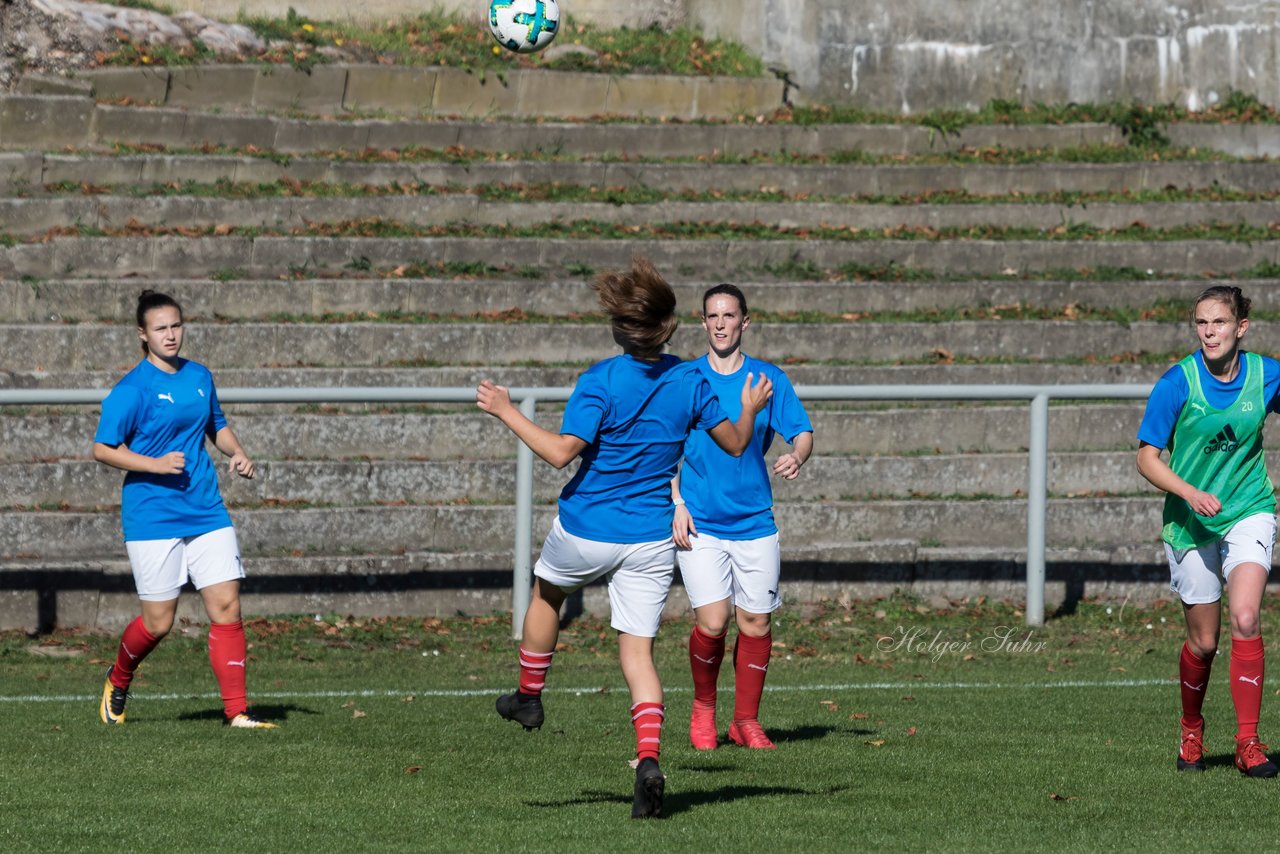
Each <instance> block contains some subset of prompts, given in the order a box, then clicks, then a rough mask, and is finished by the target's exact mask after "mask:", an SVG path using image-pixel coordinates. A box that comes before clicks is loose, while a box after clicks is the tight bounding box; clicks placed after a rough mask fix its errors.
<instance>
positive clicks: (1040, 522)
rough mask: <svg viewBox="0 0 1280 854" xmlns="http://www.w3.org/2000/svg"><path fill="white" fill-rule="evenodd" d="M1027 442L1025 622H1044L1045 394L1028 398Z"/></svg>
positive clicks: (1047, 396) (1046, 415) (1045, 510)
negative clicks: (1029, 403)
mask: <svg viewBox="0 0 1280 854" xmlns="http://www.w3.org/2000/svg"><path fill="white" fill-rule="evenodd" d="M1030 420H1031V435H1030V440H1029V442H1028V444H1027V457H1028V459H1027V607H1026V612H1027V625H1028V626H1043V625H1044V574H1045V573H1044V565H1045V559H1044V540H1045V537H1044V528H1045V517H1046V516H1047V515H1048V505H1049V499H1048V492H1049V395H1048V394H1047V393H1044V392H1042V393H1040V394H1037V395H1036V396H1035V397H1033V398H1032V399H1031V419H1030Z"/></svg>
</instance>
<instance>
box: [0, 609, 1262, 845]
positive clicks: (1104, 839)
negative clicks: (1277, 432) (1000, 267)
mask: <svg viewBox="0 0 1280 854" xmlns="http://www.w3.org/2000/svg"><path fill="white" fill-rule="evenodd" d="M1278 617H1280V614H1277V613H1276V611H1275V609H1274V608H1273V609H1271V611H1270V613H1268V614H1267V615H1265V617H1264V621H1265V620H1267V619H1269V620H1271V624H1274V621H1275V620H1276V619H1277V618H1278ZM1002 626H1003V627H1008V628H1007V629H1002V628H1000V627H1002ZM688 629H689V624H688V623H687V622H685V621H677V622H674V623H670V624H667V625H666V626H665V627H664V629H663V633H662V635H661V636H660V637H659V665H660V669H661V671H662V673H663V676H664V680H665V682H666V684H667V686H668V688H669V694H668V697H667V711H668V718H667V726H666V727H665V729H664V751H663V757H662V765H663V769H664V771H665V772H666V774H667V776H668V780H667V800H666V814H667V815H666V817H665V818H664V819H662V820H657V821H643V822H637V821H632V820H631V819H630V800H631V783H632V779H633V775H632V771H631V770H630V768H629V767H628V764H627V762H628V760H629V759H630V758H631V757H632V751H633V749H634V737H633V733H632V730H631V727H630V724H629V718H628V715H627V707H628V699H627V696H626V692H625V690H623V688H622V680H621V676H620V674H619V673H618V671H617V666H616V662H615V659H614V651H615V644H614V641H613V637H612V632H611V631H610V630H609V629H608V628H607V625H606V624H604V623H601V622H599V621H597V620H592V619H585V620H578V621H576V622H574V623H573V624H571V625H570V626H569V627H568V628H567V629H566V631H565V632H564V634H563V636H562V641H563V648H562V649H561V650H560V652H559V653H558V655H557V658H556V661H555V666H554V667H553V669H552V672H551V678H550V682H549V685H550V691H549V693H548V694H547V695H546V697H545V702H546V707H547V713H548V722H547V724H546V726H544V727H543V728H542V730H540V731H538V732H534V733H526V732H524V731H523V729H521V728H520V727H519V726H517V725H515V724H512V723H508V722H506V721H502V720H500V719H499V718H498V717H497V716H496V715H495V714H494V712H493V698H494V696H495V695H496V694H497V693H498V691H499V690H510V689H511V688H512V687H513V686H514V684H515V665H514V655H513V644H512V642H511V641H510V639H509V626H508V624H507V623H506V622H505V618H501V617H492V618H487V619H461V618H459V619H456V620H444V621H440V620H425V621H423V620H350V619H347V620H342V619H337V618H333V617H330V618H327V619H324V620H317V619H315V618H314V617H307V618H296V619H290V620H273V621H265V620H259V621H254V622H251V623H250V625H249V638H250V642H251V644H252V648H251V656H252V660H251V670H250V673H249V676H250V693H251V696H252V697H254V698H256V701H255V707H256V709H257V710H258V712H259V713H260V714H262V715H263V716H264V717H267V718H270V719H272V720H275V721H277V722H278V723H279V724H280V729H279V730H276V731H270V732H265V731H242V730H230V729H227V728H224V727H222V726H220V725H219V720H220V715H221V708H220V704H219V703H218V701H217V700H216V697H215V696H214V693H213V692H214V683H213V678H212V676H211V675H210V673H209V669H208V663H207V659H206V657H205V652H204V641H203V637H204V634H205V632H204V630H203V629H202V628H201V627H198V626H188V627H185V628H184V629H183V630H182V631H181V632H178V631H175V633H174V634H173V635H171V636H170V637H169V638H168V639H167V640H166V641H165V643H164V644H162V645H161V647H160V648H159V649H158V650H157V651H156V652H155V653H154V654H153V655H152V656H151V658H150V659H149V660H148V661H147V663H146V664H145V666H144V667H143V669H142V670H140V671H139V678H138V681H137V682H135V688H134V691H135V694H134V696H133V697H132V698H131V700H130V704H129V707H128V714H129V719H128V722H127V724H126V725H125V726H122V727H107V726H105V725H103V724H102V723H100V722H99V721H98V717H97V698H98V695H99V692H100V689H101V684H102V676H103V673H104V671H105V669H106V663H107V661H108V658H109V657H110V656H111V655H112V654H113V649H114V644H115V642H116V638H115V637H114V636H113V635H108V634H102V633H71V632H69V633H65V634H58V635H55V636H52V637H43V638H29V637H27V636H25V635H23V634H20V633H8V634H3V635H0V673H2V674H3V681H2V682H0V720H2V721H3V722H4V726H3V728H0V750H2V752H3V756H4V758H5V763H4V765H5V768H4V773H3V776H2V777H0V815H3V816H4V818H3V821H0V847H2V848H3V850H5V851H67V850H71V851H78V850H86V849H90V848H96V849H102V848H107V849H112V848H114V849H126V850H136V851H152V850H155V851H160V850H167V851H174V850H181V851H186V850H202V851H237V852H238V851H243V850H261V851H299V850H323V849H334V850H360V851H396V850H405V851H409V850H432V851H435V850H444V851H470V850H503V851H522V850H550V851H561V850H564V851H596V850H624V851H654V850H657V851H665V850H675V851H743V850H786V851H790V850H805V851H852V850H868V849H869V850H909V849H917V850H924V849H930V850H1024V849H1025V850H1062V849H1073V850H1075V849H1080V850H1096V849H1116V848H1144V849H1145V848H1156V847H1169V848H1190V847H1192V846H1193V845H1197V846H1198V845H1200V844H1202V843H1206V842H1207V843H1209V844H1210V845H1211V847H1213V848H1215V849H1218V848H1222V849H1227V850H1231V849H1235V848H1240V849H1245V848H1249V849H1256V848H1258V847H1264V848H1265V847H1266V846H1267V845H1269V844H1270V843H1269V841H1268V840H1270V839H1271V838H1272V835H1273V834H1272V832H1273V831H1274V830H1275V829H1276V826H1277V825H1278V824H1280V821H1277V819H1276V818H1274V817H1273V814H1274V812H1275V811H1274V810H1273V809H1270V807H1272V805H1274V803H1275V802H1276V798H1277V795H1280V780H1270V781H1268V780H1248V779H1245V778H1243V777H1241V775H1240V774H1239V773H1238V772H1237V771H1236V770H1235V769H1234V767H1232V765H1231V758H1230V753H1229V750H1230V746H1231V744H1232V739H1231V736H1232V734H1233V731H1234V718H1233V716H1232V713H1231V706H1230V700H1229V697H1228V693H1227V685H1226V677H1227V672H1226V671H1227V668H1226V665H1227V661H1226V655H1225V649H1224V654H1223V655H1222V656H1221V658H1220V661H1219V663H1218V665H1217V668H1216V672H1215V674H1214V677H1213V683H1212V686H1211V689H1210V696H1209V700H1208V703H1207V705H1206V717H1207V719H1208V727H1209V729H1208V737H1207V742H1208V746H1209V748H1210V751H1209V760H1208V761H1209V768H1208V770H1207V772H1206V773H1204V774H1200V775H1187V774H1181V775H1180V774H1178V773H1176V772H1175V771H1174V755H1175V751H1176V747H1177V731H1178V730H1177V722H1176V715H1177V689H1176V683H1175V681H1174V673H1175V661H1176V654H1177V650H1178V647H1179V644H1180V636H1181V617H1180V613H1179V609H1178V608H1176V606H1174V605H1172V604H1168V603H1164V604H1161V605H1157V606H1156V607H1154V608H1149V609H1138V608H1135V607H1133V606H1132V605H1130V606H1128V607H1126V608H1124V609H1120V608H1119V606H1110V612H1108V608H1107V606H1104V605H1101V604H1083V605H1081V606H1080V607H1079V608H1077V609H1076V611H1075V612H1074V613H1072V614H1070V615H1065V616H1057V617H1053V618H1051V619H1050V621H1049V624H1048V625H1046V626H1045V627H1042V628H1039V629H1036V630H1034V631H1032V630H1029V629H1027V628H1026V627H1024V626H1022V624H1021V615H1020V613H1019V612H1018V611H1017V610H1016V609H1015V608H1013V607H1012V606H1010V605H1007V604H1002V603H994V604H993V603H987V602H981V603H979V602H972V601H969V602H963V603H955V604H953V605H952V606H951V607H949V608H944V609H933V608H929V607H927V606H925V605H923V604H922V603H920V602H918V601H915V600H912V599H909V598H905V597H896V598H894V599H891V600H883V601H877V602H868V603H853V604H851V605H850V606H849V607H847V608H842V607H837V606H831V607H828V608H825V609H822V610H820V611H819V612H817V613H814V614H808V615H805V616H804V617H803V618H802V616H801V615H800V614H798V613H794V612H792V611H788V610H784V611H782V612H780V613H779V615H778V623H777V626H776V630H775V642H776V645H775V650H774V660H773V662H772V665H771V667H770V676H769V689H770V690H769V691H768V692H767V693H766V695H765V699H764V704H763V708H762V719H763V721H764V722H765V723H766V725H767V728H768V730H769V732H770V734H771V735H772V737H773V738H774V740H775V741H776V742H777V744H778V748H779V749H778V750H777V751H747V750H744V749H742V748H737V747H734V746H732V745H728V746H725V745H722V746H721V747H720V749H718V750H716V751H715V752H710V753H698V752H695V751H694V750H693V749H692V748H691V747H689V746H688V742H687V720H688V713H689V707H690V702H691V696H690V691H689V687H688V686H689V681H688V675H687V665H686V664H685V661H686V659H685V652H684V650H683V642H684V639H685V637H686V636H687V632H688ZM1006 631H1007V632H1008V633H1007V634H1005V632H1006ZM1028 633H1030V634H1028ZM881 638H885V639H887V640H881ZM728 676H729V674H728V673H722V679H721V690H722V694H721V697H722V701H721V732H722V733H723V731H724V728H725V727H726V726H727V724H728V714H729V709H728V707H727V702H726V701H727V700H730V699H731V690H732V689H731V687H729V686H730V680H729V679H728V678H727V677H728ZM1275 693H1276V692H1275V691H1274V690H1272V691H1268V692H1267V698H1268V702H1267V703H1266V704H1264V708H1263V720H1262V733H1263V737H1264V739H1265V738H1266V736H1267V735H1268V733H1272V734H1274V733H1275V732H1277V731H1280V730H1277V726H1278V725H1280V722H1278V721H1277V710H1280V701H1277V700H1275V699H1273V697H1274V694H1275ZM1244 816H1248V817H1249V822H1250V830H1249V832H1248V835H1247V836H1242V835H1240V832H1239V831H1238V829H1237V823H1238V822H1239V821H1240V819H1241V818H1242V817H1244Z"/></svg>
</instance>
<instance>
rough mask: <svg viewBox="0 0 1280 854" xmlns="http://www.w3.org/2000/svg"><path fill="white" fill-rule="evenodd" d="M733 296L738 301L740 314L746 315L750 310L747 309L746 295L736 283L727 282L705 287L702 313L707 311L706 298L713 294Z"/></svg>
mask: <svg viewBox="0 0 1280 854" xmlns="http://www.w3.org/2000/svg"><path fill="white" fill-rule="evenodd" d="M721 295H724V296H727V297H733V298H734V299H736V300H737V301H738V310H739V311H741V312H742V316H743V317H746V316H747V315H748V314H750V313H751V312H749V311H747V296H746V294H744V293H743V292H742V289H741V288H739V287H738V286H737V285H731V284H729V283H728V282H721V283H720V284H718V285H715V286H714V287H710V288H707V292H706V293H705V294H703V295H702V313H703V314H704V315H705V314H706V313H707V300H709V299H711V298H712V297H714V296H721Z"/></svg>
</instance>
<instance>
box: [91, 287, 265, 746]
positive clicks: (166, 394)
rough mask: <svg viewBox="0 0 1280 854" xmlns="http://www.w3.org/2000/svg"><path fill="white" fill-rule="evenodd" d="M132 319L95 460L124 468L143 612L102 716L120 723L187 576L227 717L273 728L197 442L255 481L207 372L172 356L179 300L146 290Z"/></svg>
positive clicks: (126, 639) (225, 526)
mask: <svg viewBox="0 0 1280 854" xmlns="http://www.w3.org/2000/svg"><path fill="white" fill-rule="evenodd" d="M137 321H138V338H139V339H140V340H141V342H142V353H143V359H142V361H141V362H139V363H138V366H137V367H135V368H134V369H133V370H131V371H130V372H129V373H128V374H126V375H125V376H124V378H123V379H121V380H120V382H118V383H116V385H115V386H114V387H113V388H112V389H111V392H110V393H109V394H108V395H107V397H106V399H105V400H104V401H103V402H102V414H101V416H100V417H99V420H98V430H97V434H96V435H95V436H94V444H93V457H94V459H96V460H98V461H99V462H102V463H106V464H107V465H109V466H112V467H114V468H118V469H123V470H124V471H125V472H127V474H126V475H125V478H124V487H123V489H122V491H121V500H120V518H121V522H122V523H123V527H124V541H125V543H124V544H125V550H126V551H127V552H128V554H129V562H130V564H131V565H132V567H133V578H134V582H135V584H136V586H137V590H138V598H139V599H140V600H141V602H142V615H141V616H139V617H137V618H135V619H134V620H133V622H131V623H130V624H129V625H128V626H127V627H126V628H125V630H124V635H123V636H122V637H121V639H120V647H119V649H118V651H117V653H116V662H115V664H113V665H112V666H111V667H110V668H108V670H107V680H106V684H104V685H103V688H102V702H101V703H100V704H99V707H98V714H99V716H100V717H101V718H102V721H103V723H109V724H123V723H124V720H125V702H126V701H127V699H128V696H129V685H130V683H131V682H132V681H133V676H134V672H135V671H136V669H137V667H138V665H139V664H141V663H142V660H143V659H144V658H146V656H147V654H148V653H150V652H151V651H152V650H153V649H155V648H156V646H157V645H158V644H159V643H160V641H161V639H162V638H164V636H165V635H166V634H168V633H169V630H170V629H171V628H172V627H173V618H174V615H175V614H176V612H177V609H178V594H179V592H180V591H181V588H182V586H183V585H184V584H186V582H187V581H188V579H189V580H190V581H191V582H192V584H194V585H195V587H196V589H197V590H199V591H200V595H201V597H202V598H203V600H204V607H205V611H206V612H207V613H208V615H209V621H210V625H209V663H210V665H211V666H212V668H213V673H214V676H215V677H216V678H217V680H218V688H219V691H220V693H221V696H222V707H223V713H224V715H225V722H226V723H227V724H229V725H230V726H233V727H236V728H243V729H274V728H275V724H272V723H268V722H266V721H263V720H261V719H259V718H257V717H255V716H253V715H252V714H250V713H249V709H248V702H247V700H246V696H245V695H246V691H245V666H246V664H247V663H248V657H247V655H246V653H245V637H244V625H243V623H242V622H241V620H240V579H241V578H243V577H244V569H243V568H242V567H241V563H240V548H239V546H238V545H237V543H236V532H235V529H234V528H232V527H231V517H230V516H229V515H228V514H227V508H226V507H225V506H224V505H223V503H222V496H221V495H220V494H219V492H218V478H217V473H216V472H215V471H214V464H213V460H212V459H210V457H209V453H208V451H206V450H205V440H206V439H208V440H210V441H212V442H213V443H214V446H215V447H217V449H218V450H219V451H221V452H222V453H223V454H225V455H227V456H228V457H229V458H230V460H229V461H228V469H229V470H230V471H233V472H235V473H236V474H238V475H240V476H241V477H246V478H251V477H253V472H254V465H253V461H252V460H251V459H249V457H248V455H247V454H245V452H244V448H242V447H241V446H240V442H239V441H238V440H237V439H236V436H235V434H234V433H232V432H231V428H230V427H228V426H227V420H226V418H225V417H223V414H222V408H221V407H220V406H219V405H218V394H217V391H216V390H215V388H214V384H213V375H212V374H211V373H209V369H208V368H206V367H204V366H203V365H200V364H197V363H196V362H192V361H188V360H187V359H183V358H182V357H180V356H179V355H178V353H179V351H181V349H182V336H183V331H184V327H183V321H182V309H181V307H179V305H178V303H177V302H175V301H174V299H173V298H172V297H170V296H168V295H167V294H162V293H157V292H155V291H143V292H142V294H141V295H140V296H139V297H138V307H137Z"/></svg>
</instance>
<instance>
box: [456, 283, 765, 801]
mask: <svg viewBox="0 0 1280 854" xmlns="http://www.w3.org/2000/svg"><path fill="white" fill-rule="evenodd" d="M594 288H595V290H596V293H597V294H598V296H599V298H600V305H601V306H602V307H603V308H604V310H605V312H606V313H607V314H608V315H609V318H610V321H611V325H612V328H613V338H614V341H616V342H617V343H618V345H619V346H621V347H622V355H620V356H615V357H613V358H611V359H606V360H604V361H603V362H599V363H597V364H595V365H593V366H592V367H591V368H590V369H588V370H587V371H586V372H585V373H584V374H583V375H582V376H581V377H580V378H579V379H578V382H577V385H576V386H575V388H574V390H573V395H572V396H571V397H570V399H569V402H568V404H566V406H565V412H564V418H563V421H562V423H561V428H560V432H559V433H552V432H551V431H549V430H544V429H543V428H541V427H539V426H538V425H536V424H534V423H533V422H532V421H530V420H529V419H528V418H525V417H524V416H523V415H522V414H521V413H520V410H519V409H518V408H516V407H515V406H514V405H512V403H511V399H510V396H509V395H508V393H507V390H506V389H505V388H503V387H502V386H497V385H494V384H493V383H491V382H488V381H485V382H483V383H481V384H480V387H479V388H478V389H477V391H476V403H477V405H478V406H479V407H480V408H481V409H482V410H484V411H485V412H488V413H490V414H492V415H494V416H496V417H497V418H499V419H500V420H501V421H502V422H503V423H504V424H505V425H506V426H507V427H508V428H510V429H511V431H512V432H513V433H515V434H516V436H517V437H518V438H519V439H520V440H521V441H522V442H524V443H525V444H526V445H528V446H529V447H530V448H531V449H532V450H533V452H534V453H535V454H537V455H538V456H539V457H541V458H542V459H544V460H546V461H547V462H549V463H551V465H553V466H555V467H556V468H564V467H565V466H567V465H568V464H569V463H570V462H572V461H573V460H574V459H576V458H579V457H581V460H582V462H581V464H580V465H579V467H578V471H577V474H575V475H574V476H573V479H572V480H570V481H569V483H568V485H567V486H565V488H564V490H563V491H562V492H561V493H560V502H559V515H558V516H557V517H556V520H555V522H554V524H553V525H552V530H551V533H550V534H549V535H548V536H547V539H546V542H545V543H544V544H543V546H542V554H541V556H540V557H539V558H538V562H537V565H536V567H535V569H534V575H535V576H536V577H535V579H534V584H533V601H532V602H531V603H530V605H529V610H528V612H527V613H526V614H525V618H524V632H523V636H522V638H523V639H522V642H521V644H520V687H519V689H518V690H517V691H515V692H513V693H511V694H504V695H503V696H501V697H499V698H498V702H497V709H498V714H499V715H501V716H502V717H504V718H506V719H507V720H512V721H517V722H518V723H520V724H522V725H523V726H524V727H525V729H527V730H532V729H535V728H537V727H540V726H542V722H543V719H544V713H543V707H542V689H543V686H544V684H545V681H546V675H547V671H548V670H549V669H550V667H551V659H552V656H553V654H554V652H555V648H556V640H557V638H558V637H559V631H560V606H561V605H563V604H564V600H565V597H566V596H567V595H568V594H570V593H572V592H573V591H575V590H577V589H578V588H580V587H582V586H583V585H586V584H589V583H590V582H592V581H594V580H596V579H598V578H600V577H606V578H607V579H608V585H609V607H610V611H611V624H612V625H613V628H614V629H616V630H617V632H618V653H619V658H620V661H621V664H622V674H623V678H624V679H625V680H626V682H627V687H628V688H629V689H630V692H631V702H632V706H631V720H632V725H633V727H634V729H635V734H636V761H637V764H636V779H635V796H634V801H633V804H632V810H631V815H632V817H633V818H645V817H656V816H660V815H661V814H662V797H663V787H664V781H665V778H664V777H663V775H662V772H661V770H660V768H659V765H658V756H659V747H660V737H661V730H662V720H663V716H664V706H663V695H662V683H661V682H660V681H659V679H658V671H657V669H656V668H655V667H654V663H653V639H654V637H655V636H656V634H657V631H658V623H659V621H660V619H661V617H662V609H663V605H664V604H665V603H666V599H667V592H668V590H669V589H670V586H671V580H672V576H673V575H674V567H675V545H674V543H673V542H672V540H671V516H672V506H671V490H670V483H671V478H672V476H673V475H674V474H675V471H676V466H677V464H678V463H679V461H680V456H681V454H682V453H683V449H684V443H685V439H686V438H687V437H688V435H689V432H690V431H691V430H706V431H707V433H708V435H709V436H710V437H711V439H712V440H713V441H715V442H717V443H719V444H720V446H721V447H723V448H724V449H725V451H727V452H728V453H730V454H734V455H736V454H741V453H742V451H743V449H744V448H746V447H747V444H748V442H750V440H751V435H752V422H753V421H754V417H755V414H756V413H757V412H758V411H760V410H761V409H762V408H763V407H764V406H765V404H766V403H767V402H768V400H769V397H770V394H771V390H772V385H771V383H770V381H769V378H768V377H765V376H762V377H760V379H759V381H758V382H756V383H755V384H753V383H752V379H753V378H752V376H751V375H749V374H748V375H746V376H745V377H744V378H743V380H742V382H741V383H740V384H739V401H738V406H739V408H740V409H741V410H742V413H741V415H740V416H739V417H738V418H737V419H735V420H730V419H729V418H728V416H726V415H725V412H724V409H723V408H722V407H721V405H720V403H719V401H717V399H716V395H715V392H714V391H713V390H712V388H711V385H710V384H709V383H708V382H707V381H706V379H705V378H703V377H702V375H701V374H700V373H699V372H698V371H697V369H696V368H694V367H693V366H692V365H691V364H689V363H686V362H681V361H680V360H679V359H677V358H676V357H674V356H670V355H665V354H663V352H662V350H663V347H664V346H665V345H666V343H667V341H668V340H669V339H670V338H671V335H672V333H674V332H675V329H676V324H677V321H676V313H675V310H676V297H675V293H674V292H673V291H672V290H671V287H670V285H668V284H667V283H666V281H665V280H664V279H663V278H662V276H661V275H660V274H659V273H658V271H657V270H656V269H654V267H653V265H652V264H650V263H649V262H648V261H646V260H644V259H641V258H637V259H635V260H634V261H633V262H632V267H631V270H630V271H629V272H617V273H607V274H604V275H602V276H600V277H599V278H597V280H596V282H595V284H594Z"/></svg>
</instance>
